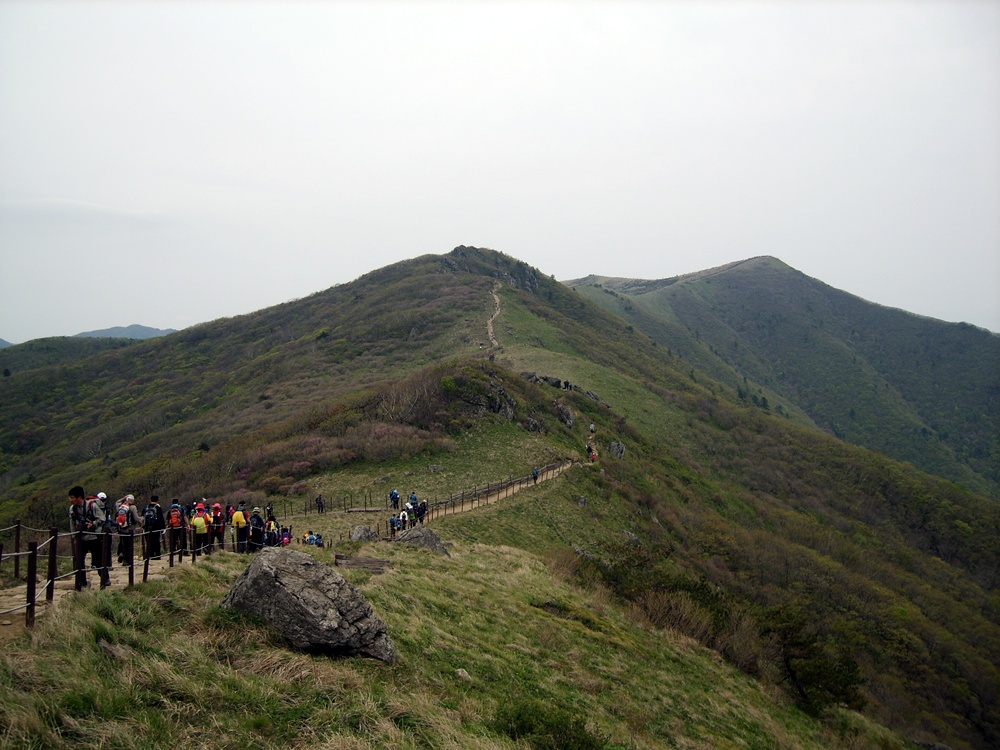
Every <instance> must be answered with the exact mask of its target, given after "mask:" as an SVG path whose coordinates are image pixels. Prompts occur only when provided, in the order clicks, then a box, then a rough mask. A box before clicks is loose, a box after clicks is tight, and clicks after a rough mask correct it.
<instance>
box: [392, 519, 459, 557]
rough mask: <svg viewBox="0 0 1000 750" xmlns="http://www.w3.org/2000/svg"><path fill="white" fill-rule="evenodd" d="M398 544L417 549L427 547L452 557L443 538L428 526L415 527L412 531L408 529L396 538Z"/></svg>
mask: <svg viewBox="0 0 1000 750" xmlns="http://www.w3.org/2000/svg"><path fill="white" fill-rule="evenodd" d="M396 544H413V545H415V546H417V547H426V548H427V549H429V550H432V551H434V552H437V553H439V554H442V555H448V556H449V557H451V553H450V552H449V551H448V548H447V547H445V546H444V542H442V541H441V537H439V536H438V535H437V533H436V532H434V531H431V530H430V529H428V528H427V527H426V526H414V527H413V528H412V529H407V530H406V531H404V532H403V533H402V534H400V535H398V536H397V537H396Z"/></svg>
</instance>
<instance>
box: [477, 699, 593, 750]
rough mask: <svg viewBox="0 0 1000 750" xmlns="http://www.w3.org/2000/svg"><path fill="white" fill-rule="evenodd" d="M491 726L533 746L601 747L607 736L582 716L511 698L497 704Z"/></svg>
mask: <svg viewBox="0 0 1000 750" xmlns="http://www.w3.org/2000/svg"><path fill="white" fill-rule="evenodd" d="M493 725H494V727H495V728H496V729H497V730H498V731H500V732H503V733H504V734H506V735H507V736H508V737H510V738H511V739H512V740H521V739H523V740H525V741H527V742H528V743H529V744H530V745H531V746H532V747H533V748H535V750H604V749H605V748H607V747H608V740H607V739H606V738H605V737H603V736H602V735H601V734H600V733H597V734H595V733H593V732H590V731H589V730H588V729H587V725H586V722H584V720H583V719H581V718H579V717H577V716H572V715H571V714H569V713H568V712H566V711H563V710H561V709H559V708H556V707H554V706H551V705H549V704H547V703H543V702H542V701H537V700H529V699H523V698H521V699H515V700H514V701H512V702H511V703H508V704H504V705H503V706H501V707H500V708H499V709H498V710H497V713H496V715H495V717H494V720H493Z"/></svg>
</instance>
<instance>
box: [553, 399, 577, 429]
mask: <svg viewBox="0 0 1000 750" xmlns="http://www.w3.org/2000/svg"><path fill="white" fill-rule="evenodd" d="M554 406H555V410H556V416H557V417H558V418H559V421H560V422H562V423H563V424H564V425H566V426H567V427H569V428H570V429H573V425H575V424H576V419H574V418H573V412H572V411H570V409H569V407H567V406H565V405H564V404H560V403H559V402H558V401H556V402H555V404H554Z"/></svg>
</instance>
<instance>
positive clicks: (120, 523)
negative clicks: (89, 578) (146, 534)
mask: <svg viewBox="0 0 1000 750" xmlns="http://www.w3.org/2000/svg"><path fill="white" fill-rule="evenodd" d="M142 521H143V518H142V516H140V515H139V509H138V508H136V507H135V495H126V496H125V497H123V498H122V499H121V500H119V501H118V508H117V510H116V511H115V526H116V527H117V531H118V550H117V553H116V554H117V555H118V564H119V565H129V564H131V563H133V562H134V561H135V536H134V534H135V531H136V529H138V530H139V533H140V534H141V533H142Z"/></svg>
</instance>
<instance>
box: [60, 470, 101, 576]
mask: <svg viewBox="0 0 1000 750" xmlns="http://www.w3.org/2000/svg"><path fill="white" fill-rule="evenodd" d="M69 503H70V505H69V528H70V531H72V532H74V534H75V540H76V544H77V545H78V546H77V550H78V554H79V560H80V562H81V564H82V565H84V566H86V564H87V554H88V553H89V554H90V564H91V567H94V568H97V574H98V576H99V577H100V579H101V588H102V589H106V588H107V587H108V586H110V585H111V574H110V573H109V572H108V566H107V563H106V562H105V557H104V542H103V540H102V539H101V535H100V533H99V532H101V531H102V530H103V527H104V523H105V521H106V520H107V515H106V514H105V512H104V509H103V508H102V507H101V506H100V504H99V503H98V502H97V500H96V498H94V499H92V500H88V499H87V496H86V494H85V493H84V491H83V487H81V486H80V485H76V486H75V487H72V488H70V491H69Z"/></svg>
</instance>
